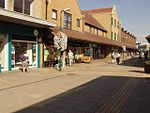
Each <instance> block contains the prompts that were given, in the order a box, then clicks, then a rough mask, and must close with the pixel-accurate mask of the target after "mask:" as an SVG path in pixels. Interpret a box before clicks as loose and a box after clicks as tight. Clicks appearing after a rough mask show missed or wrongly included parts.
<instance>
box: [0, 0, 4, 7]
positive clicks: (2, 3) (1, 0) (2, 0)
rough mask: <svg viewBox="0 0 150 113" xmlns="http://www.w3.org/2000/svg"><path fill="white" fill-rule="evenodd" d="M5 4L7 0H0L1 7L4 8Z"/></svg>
mask: <svg viewBox="0 0 150 113" xmlns="http://www.w3.org/2000/svg"><path fill="white" fill-rule="evenodd" d="M4 5H5V1H4V0H0V7H2V8H4Z"/></svg>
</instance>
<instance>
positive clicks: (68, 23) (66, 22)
mask: <svg viewBox="0 0 150 113" xmlns="http://www.w3.org/2000/svg"><path fill="white" fill-rule="evenodd" d="M71 24H72V16H71V14H69V13H67V12H64V28H68V29H71Z"/></svg>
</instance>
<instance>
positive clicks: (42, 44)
mask: <svg viewBox="0 0 150 113" xmlns="http://www.w3.org/2000/svg"><path fill="white" fill-rule="evenodd" d="M40 64H41V65H40V68H43V67H44V43H43V40H42V38H40Z"/></svg>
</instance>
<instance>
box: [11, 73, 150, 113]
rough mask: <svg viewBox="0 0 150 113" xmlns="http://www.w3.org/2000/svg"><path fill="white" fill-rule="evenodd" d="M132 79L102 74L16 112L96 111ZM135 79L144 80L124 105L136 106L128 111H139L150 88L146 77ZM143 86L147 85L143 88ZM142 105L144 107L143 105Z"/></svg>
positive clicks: (148, 97)
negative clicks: (145, 92) (143, 96)
mask: <svg viewBox="0 0 150 113" xmlns="http://www.w3.org/2000/svg"><path fill="white" fill-rule="evenodd" d="M130 79H132V78H131V77H119V76H102V77H99V78H97V79H95V80H93V81H90V82H87V83H85V84H83V85H81V86H79V87H76V88H74V89H71V90H69V91H67V92H65V93H62V94H60V95H57V96H55V97H52V98H49V99H47V100H44V101H42V102H39V103H37V104H35V105H32V106H29V107H27V108H24V109H22V110H19V111H16V112H14V113H95V112H96V111H97V110H98V109H99V108H100V107H101V106H103V105H104V103H106V102H107V101H108V100H109V99H110V98H111V97H112V96H113V95H114V93H116V92H117V91H118V90H119V89H120V88H121V87H122V86H123V85H124V84H126V83H127V81H129V80H130ZM133 79H136V80H140V81H142V82H139V83H138V85H137V87H136V88H135V90H134V92H135V93H132V94H131V95H130V96H131V97H132V98H130V97H129V101H127V103H128V104H125V105H124V106H123V109H125V110H127V109H128V107H133V106H134V108H132V109H128V110H132V112H129V111H126V113H137V112H136V111H137V109H139V110H140V108H138V107H139V106H138V105H139V104H141V103H140V102H141V101H142V99H143V98H142V97H141V96H142V95H143V92H144V90H148V89H150V86H146V85H145V83H146V82H145V81H146V79H143V78H133ZM143 86H146V87H145V88H143ZM147 88H148V89H147ZM139 89H140V90H139ZM148 91H149V96H147V97H145V98H146V99H147V102H149V103H150V101H148V99H149V100H150V90H148ZM139 99H140V100H139ZM133 100H134V101H133ZM143 101H144V100H143ZM134 102H136V103H137V104H136V105H137V106H135V103H134ZM140 107H141V109H142V105H141V106H140ZM120 113H125V112H124V110H122V111H121V112H120ZM141 113H142V112H141ZM144 113H145V112H144ZM147 113H148V112H147ZM149 113H150V109H149Z"/></svg>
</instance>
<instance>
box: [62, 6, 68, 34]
mask: <svg viewBox="0 0 150 113" xmlns="http://www.w3.org/2000/svg"><path fill="white" fill-rule="evenodd" d="M65 11H70V8H66V9H63V10H61V12H60V31H61V30H62V13H63V12H65Z"/></svg>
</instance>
